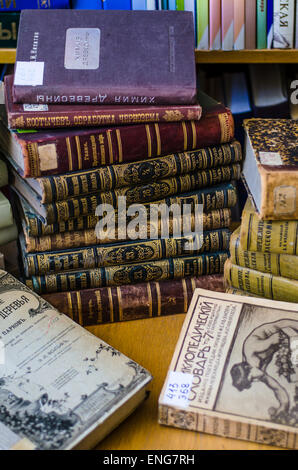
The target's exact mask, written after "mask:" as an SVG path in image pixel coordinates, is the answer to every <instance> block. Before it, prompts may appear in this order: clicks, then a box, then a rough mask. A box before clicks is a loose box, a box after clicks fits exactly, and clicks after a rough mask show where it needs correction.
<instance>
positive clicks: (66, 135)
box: [0, 97, 234, 177]
mask: <svg viewBox="0 0 298 470" xmlns="http://www.w3.org/2000/svg"><path fill="white" fill-rule="evenodd" d="M207 101H208V104H207V106H206V107H205V106H204V105H203V115H202V118H201V119H200V120H199V121H181V122H160V123H157V122H155V123H148V124H135V125H133V126H132V125H129V126H118V127H117V126H112V127H102V128H100V127H98V128H90V129H89V128H85V129H55V130H48V131H45V130H43V131H40V132H12V131H10V130H8V129H7V127H6V126H5V124H4V123H3V121H1V120H0V127H1V132H0V143H1V147H2V150H3V152H5V153H6V154H7V155H9V156H11V158H12V159H13V160H14V162H15V164H16V165H17V166H18V167H19V171H20V173H21V174H22V175H23V176H24V177H38V176H47V175H55V174H62V173H66V172H68V171H75V170H85V169H88V168H93V167H98V166H101V165H111V164H114V163H122V162H129V161H137V160H144V159H146V158H152V157H158V156H162V155H167V154H170V153H175V152H180V151H181V152H183V151H187V150H195V149H198V148H203V147H210V146H212V145H218V144H224V143H228V142H230V141H231V140H232V139H233V137H234V121H233V117H232V114H231V111H230V110H229V109H227V108H226V107H225V106H224V105H222V104H220V103H216V102H214V100H212V99H211V100H210V99H209V97H208V98H207Z"/></svg>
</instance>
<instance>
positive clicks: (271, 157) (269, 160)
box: [259, 152, 283, 166]
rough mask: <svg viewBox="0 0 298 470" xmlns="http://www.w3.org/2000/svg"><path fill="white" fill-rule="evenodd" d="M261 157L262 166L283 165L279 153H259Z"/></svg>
mask: <svg viewBox="0 0 298 470" xmlns="http://www.w3.org/2000/svg"><path fill="white" fill-rule="evenodd" d="M259 157H260V162H261V164H262V165H272V166H280V165H282V164H283V161H282V158H281V156H280V154H279V153H278V152H259Z"/></svg>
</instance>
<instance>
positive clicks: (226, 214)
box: [24, 209, 231, 253]
mask: <svg viewBox="0 0 298 470" xmlns="http://www.w3.org/2000/svg"><path fill="white" fill-rule="evenodd" d="M202 218H203V220H202V224H203V230H217V229H220V228H228V227H229V226H230V224H231V210H230V209H218V210H215V211H211V212H208V213H203V214H202ZM73 220H75V219H73ZM96 220H98V219H97V218H96ZM172 221H173V223H170V224H169V236H172V235H173V232H174V229H175V225H174V224H175V219H172V220H170V222H172ZM180 222H181V223H182V225H181V227H182V229H181V232H182V233H184V231H183V230H184V228H183V221H182V220H181V219H180V218H179V220H177V223H180ZM151 226H152V223H149V224H148V227H147V238H150V228H151ZM161 228H162V224H161V219H160V218H159V219H158V227H157V236H158V238H160V236H161ZM154 229H155V227H154ZM191 230H192V231H194V230H195V216H194V215H192V217H191ZM24 235H25V243H26V251H27V252H28V253H34V252H37V251H55V250H66V249H69V248H78V247H80V246H89V245H96V244H103V243H116V242H117V240H119V236H118V227H117V226H116V230H115V234H111V235H110V236H109V234H107V236H106V238H105V239H99V238H97V236H96V233H95V230H94V228H91V229H86V230H78V231H72V232H63V233H58V234H53V235H45V236H43V237H29V236H28V235H27V232H26V231H25V233H24ZM113 235H114V236H113Z"/></svg>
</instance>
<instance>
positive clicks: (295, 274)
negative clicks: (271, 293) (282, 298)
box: [230, 230, 298, 280]
mask: <svg viewBox="0 0 298 470" xmlns="http://www.w3.org/2000/svg"><path fill="white" fill-rule="evenodd" d="M230 253H231V261H232V263H233V264H237V265H238V266H243V267H244V268H251V269H254V270H256V271H261V272H264V273H269V274H274V275H276V276H283V277H288V278H290V279H296V280H298V256H294V255H287V254H277V253H264V252H262V251H248V250H242V249H241V247H240V230H236V231H235V232H234V233H233V234H232V236H231V241H230Z"/></svg>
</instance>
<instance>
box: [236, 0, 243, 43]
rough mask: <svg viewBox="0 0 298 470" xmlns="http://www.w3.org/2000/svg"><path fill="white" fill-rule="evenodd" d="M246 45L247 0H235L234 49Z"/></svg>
mask: <svg viewBox="0 0 298 470" xmlns="http://www.w3.org/2000/svg"><path fill="white" fill-rule="evenodd" d="M244 47H245V0H236V1H235V2H234V49H235V50H241V49H244Z"/></svg>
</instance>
